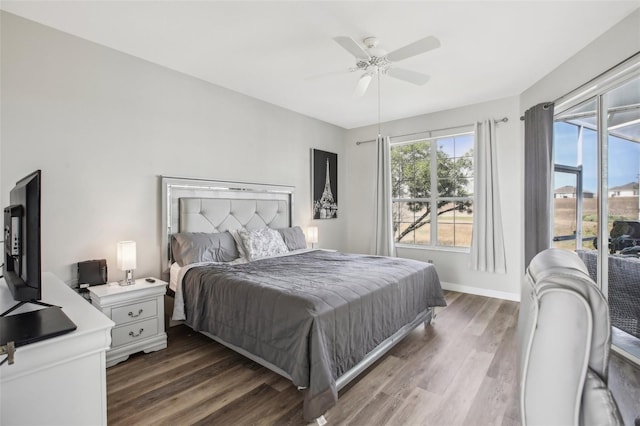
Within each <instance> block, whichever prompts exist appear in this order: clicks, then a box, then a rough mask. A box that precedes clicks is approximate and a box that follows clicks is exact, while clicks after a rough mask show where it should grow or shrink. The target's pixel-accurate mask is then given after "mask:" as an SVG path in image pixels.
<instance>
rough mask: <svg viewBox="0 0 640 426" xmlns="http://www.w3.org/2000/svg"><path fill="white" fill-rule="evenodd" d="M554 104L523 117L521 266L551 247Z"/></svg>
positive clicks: (531, 110) (529, 112) (540, 106)
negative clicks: (522, 233) (522, 241)
mask: <svg viewBox="0 0 640 426" xmlns="http://www.w3.org/2000/svg"><path fill="white" fill-rule="evenodd" d="M552 142H553V104H551V103H544V104H538V105H536V106H534V107H533V108H530V109H528V110H527V111H526V112H525V113H524V262H525V263H524V265H525V268H526V267H527V266H529V262H530V261H531V259H533V257H534V256H535V255H536V254H538V253H540V252H541V251H542V250H544V249H546V248H549V246H550V245H551V173H553V159H552V152H553V151H552Z"/></svg>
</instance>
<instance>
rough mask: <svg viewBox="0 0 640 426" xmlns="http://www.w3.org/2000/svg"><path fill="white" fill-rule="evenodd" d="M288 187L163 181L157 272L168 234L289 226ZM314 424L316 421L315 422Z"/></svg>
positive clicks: (352, 373) (370, 358) (167, 258)
mask: <svg viewBox="0 0 640 426" xmlns="http://www.w3.org/2000/svg"><path fill="white" fill-rule="evenodd" d="M293 192H294V187H293V186H284V185H262V184H255V183H240V182H224V181H214V180H203V179H183V178H174V177H164V176H163V177H162V270H163V274H167V275H168V272H169V267H170V265H171V260H172V258H171V250H170V241H171V234H173V233H176V232H181V231H182V232H224V231H227V230H233V229H240V228H241V229H248V230H251V229H257V228H262V227H265V226H269V227H272V228H282V227H289V226H292V215H293ZM432 317H433V308H429V309H427V310H426V311H424V312H423V313H422V314H420V315H419V316H418V317H417V318H415V319H414V321H412V322H411V323H409V324H407V325H405V326H404V327H402V328H401V329H400V330H398V331H397V332H396V333H395V334H394V335H392V336H391V337H389V338H387V339H386V340H385V341H383V342H382V343H381V344H380V345H379V346H378V347H376V349H374V350H373V351H371V352H370V353H369V354H368V355H367V356H366V357H365V358H364V359H363V360H362V361H360V362H359V363H358V364H356V365H355V366H354V367H353V368H351V369H350V370H349V371H347V372H346V373H344V374H343V375H342V376H340V377H339V378H338V379H337V380H336V387H337V389H338V390H340V389H342V388H343V387H344V386H346V385H347V384H348V383H349V382H351V380H353V379H354V378H355V377H357V376H358V375H359V374H360V373H361V372H362V371H364V370H365V369H367V368H368V367H369V366H370V365H371V364H373V363H374V362H376V361H377V360H378V359H379V358H380V357H382V356H383V355H384V354H385V353H387V352H388V351H389V350H390V349H391V348H393V347H394V346H395V345H396V344H397V343H398V342H399V341H400V340H402V339H403V338H404V337H405V336H407V335H408V334H409V333H411V331H413V330H414V329H415V328H416V327H418V326H419V325H420V324H422V323H424V324H425V326H426V325H428V324H430V323H431V320H432ZM203 334H205V335H206V336H208V337H210V338H212V339H213V340H215V341H217V342H219V343H221V344H223V345H225V346H227V347H229V348H230V349H232V350H234V351H236V352H238V353H240V354H242V355H244V356H246V357H247V358H249V359H251V360H253V361H255V362H256V363H258V364H260V365H262V366H264V367H266V368H268V369H270V370H272V371H274V372H275V373H277V374H279V375H281V376H283V377H285V378H287V379H289V380H291V377H290V376H289V375H288V374H287V373H285V372H284V371H283V370H282V369H280V368H278V367H277V366H275V365H273V364H271V363H270V362H268V361H265V360H264V359H262V358H260V357H258V356H256V355H254V354H252V353H249V352H247V351H246V350H244V349H242V348H240V347H237V346H235V345H232V344H230V343H227V342H225V341H223V340H222V339H220V338H218V337H216V336H213V335H211V334H209V333H203ZM319 423H321V421H320V420H319Z"/></svg>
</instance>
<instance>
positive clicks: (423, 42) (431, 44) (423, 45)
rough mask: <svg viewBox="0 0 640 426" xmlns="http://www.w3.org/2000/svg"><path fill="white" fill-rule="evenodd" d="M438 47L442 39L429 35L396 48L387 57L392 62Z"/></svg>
mask: <svg viewBox="0 0 640 426" xmlns="http://www.w3.org/2000/svg"><path fill="white" fill-rule="evenodd" d="M438 47H440V40H438V39H437V38H435V37H433V36H429V37H425V38H423V39H420V40H418V41H414V42H413V43H411V44H408V45H406V46H405V47H401V48H400V49H397V50H394V51H393V52H391V53H389V54H388V55H387V59H388V60H390V61H391V62H397V61H402V60H403V59H407V58H410V57H412V56H416V55H420V54H421V53H426V52H428V51H430V50H433V49H437V48H438Z"/></svg>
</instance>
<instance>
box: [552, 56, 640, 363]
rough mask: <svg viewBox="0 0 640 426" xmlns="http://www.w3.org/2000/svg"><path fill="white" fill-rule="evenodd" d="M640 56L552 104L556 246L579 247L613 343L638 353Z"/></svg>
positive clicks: (639, 311) (639, 338)
mask: <svg viewBox="0 0 640 426" xmlns="http://www.w3.org/2000/svg"><path fill="white" fill-rule="evenodd" d="M639 64H640V56H639V55H636V56H634V57H632V58H630V59H629V60H628V61H626V62H624V63H622V64H621V65H619V66H617V67H616V68H614V69H612V70H610V71H608V72H606V73H605V74H603V75H602V76H600V77H598V78H597V79H596V80H594V81H592V82H589V84H588V85H587V89H586V90H585V89H581V88H579V89H577V90H576V92H573V93H570V94H567V95H566V99H568V100H567V101H562V99H561V102H556V108H555V118H554V119H555V122H554V136H553V150H554V175H553V182H552V183H553V186H552V189H553V190H554V198H553V204H552V209H553V218H554V222H553V227H554V228H553V229H554V237H553V244H554V246H555V247H561V248H565V249H570V250H576V251H577V254H578V256H579V257H580V258H581V259H582V260H583V262H584V263H585V265H586V266H587V269H588V270H589V274H590V275H591V278H593V280H594V281H596V282H597V283H598V285H599V286H600V288H601V290H602V291H603V293H604V294H605V295H606V296H607V299H608V302H609V315H610V317H611V325H612V342H613V344H614V345H615V346H617V347H619V348H621V349H622V350H623V351H625V352H629V353H630V354H632V355H633V356H635V357H640V345H639V344H638V342H639V341H640V321H639V318H640V309H638V307H639V306H640V293H639V292H637V291H636V292H630V291H629V289H637V288H638V286H637V284H638V280H637V271H638V270H640V268H638V267H637V266H638V265H640V263H638V259H637V257H640V252H638V249H637V247H640V246H639V245H638V241H640V240H639V238H640V234H637V232H636V230H637V229H640V198H639V196H638V188H639V186H640V185H639V184H640V69H639V67H638V65H639Z"/></svg>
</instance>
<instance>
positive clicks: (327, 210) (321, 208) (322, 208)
mask: <svg viewBox="0 0 640 426" xmlns="http://www.w3.org/2000/svg"><path fill="white" fill-rule="evenodd" d="M311 163H312V167H313V169H312V176H313V183H312V194H313V206H312V207H313V218H314V219H335V218H337V217H338V154H334V153H331V152H326V151H321V150H319V149H314V150H312V161H311Z"/></svg>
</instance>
